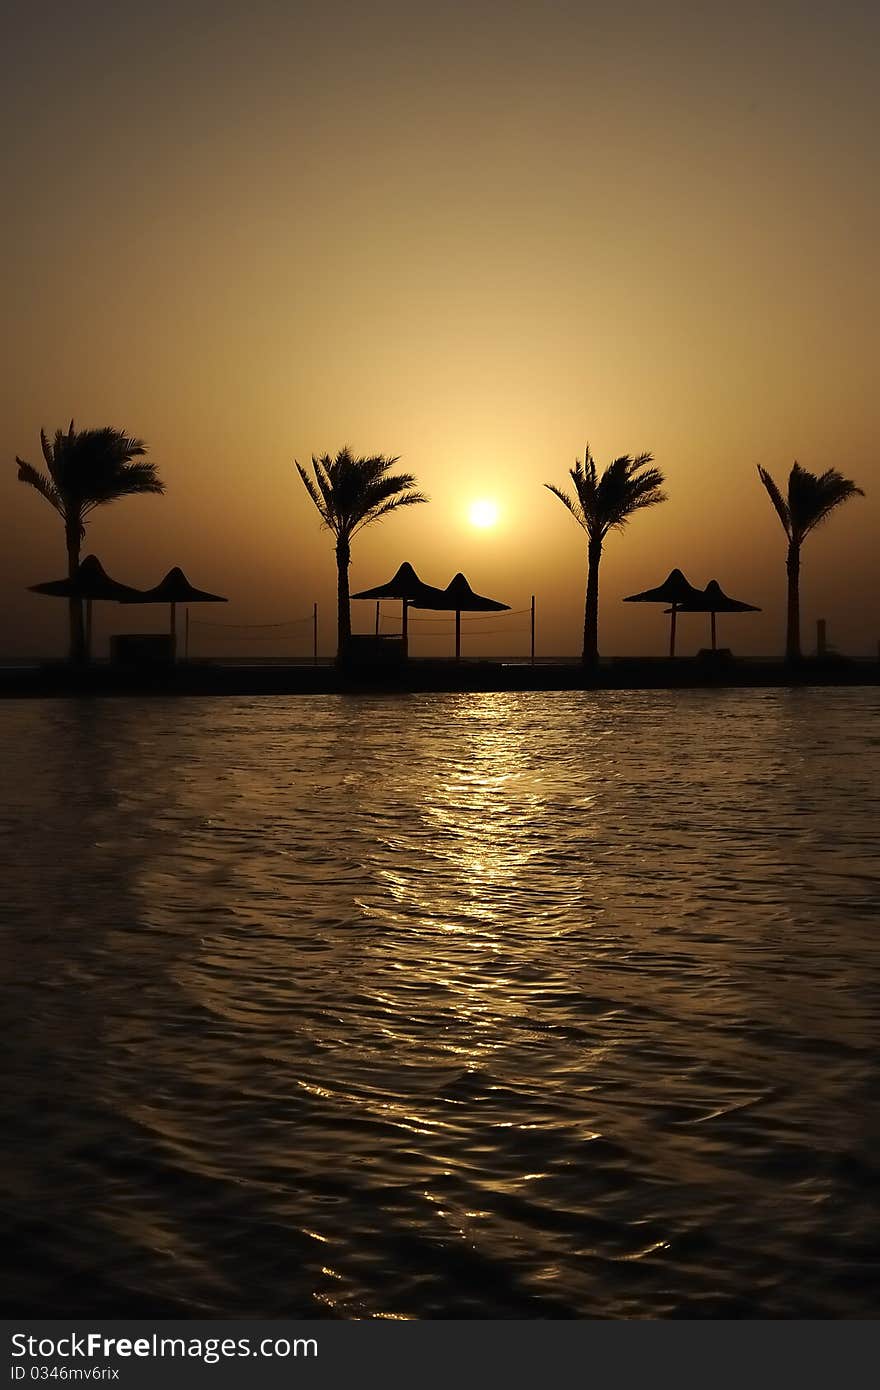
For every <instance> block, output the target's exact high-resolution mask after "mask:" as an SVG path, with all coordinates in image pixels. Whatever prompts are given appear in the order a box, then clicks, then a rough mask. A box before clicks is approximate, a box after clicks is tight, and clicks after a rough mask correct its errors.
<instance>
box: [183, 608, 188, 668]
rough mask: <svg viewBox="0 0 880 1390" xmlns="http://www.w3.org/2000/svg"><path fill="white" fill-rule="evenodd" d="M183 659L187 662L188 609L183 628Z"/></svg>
mask: <svg viewBox="0 0 880 1390" xmlns="http://www.w3.org/2000/svg"><path fill="white" fill-rule="evenodd" d="M183 659H184V661H189V609H188V608H187V610H186V621H185V623H184V628H183Z"/></svg>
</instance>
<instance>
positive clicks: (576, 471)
mask: <svg viewBox="0 0 880 1390" xmlns="http://www.w3.org/2000/svg"><path fill="white" fill-rule="evenodd" d="M653 460H654V456H653V454H639V455H638V456H637V457H636V458H630V456H629V454H624V455H622V457H621V458H617V459H614V461H613V462H612V463H609V465H608V467H607V468H606V469H605V472H604V473H603V474H602V476H601V478H600V477H599V476H598V474H597V471H596V464H595V461H594V460H593V457H592V455H591V453H590V446H589V444H587V445H586V447H585V449H584V462H583V463H581V462H580V460H579V459H576V460H575V466H574V468H572V469H570V470H569V471H570V476H571V480H572V482H573V483H574V490H575V496H574V498H572V497H569V495H568V493H566V492H563V491H562V489H561V488H558V487H554V486H553V484H552V483H545V484H544V486H545V487H546V488H547V489H548V491H550V492H552V493H553V496H554V497H558V498H559V500H560V502H561V503H562V504H563V506H565V507H567V508H568V510H569V511H570V512H571V514H572V516H573V517H574V519H575V521H576V522H577V524H578V526H580V527H582V528H583V530H584V531H586V533H587V597H586V604H585V606H584V650H583V661H584V665H586V666H595V665H596V664H597V662H598V660H599V562H600V561H601V559H602V546H603V544H604V542H605V537H606V536H607V535H608V532H609V531H611V530H613V529H617V530H623V528H624V526H625V525H626V523H627V522H628V521H629V518H630V517H631V516H632V515H633V513H634V512H638V511H641V510H642V509H643V508H645V507H655V506H656V505H657V503H658V502H665V501H666V494H665V492H663V491H661V489H662V485H663V474H662V473H661V472H660V470H659V469H658V468H650V467H649V466H648V465H649V464H651V463H652V462H653Z"/></svg>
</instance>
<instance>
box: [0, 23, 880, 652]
mask: <svg viewBox="0 0 880 1390" xmlns="http://www.w3.org/2000/svg"><path fill="white" fill-rule="evenodd" d="M130 9H131V7H120V6H115V5H111V4H109V3H97V0H84V3H81V4H77V5H75V6H74V5H69V4H65V5H63V6H62V5H60V4H57V3H49V4H46V5H44V6H42V7H40V8H39V10H38V11H37V12H35V11H34V7H31V6H24V5H19V6H15V5H13V6H12V7H11V9H10V17H9V18H8V19H7V20H6V21H5V33H4V50H5V52H6V53H7V59H6V72H5V80H4V83H3V84H0V102H2V104H3V105H4V107H5V110H4V112H3V117H4V124H5V129H6V130H7V132H10V131H11V132H12V140H11V157H10V159H9V160H8V161H7V167H6V171H5V173H4V176H3V191H4V216H3V218H2V222H0V265H2V272H3V279H4V294H3V305H4V318H5V323H4V328H5V331H4V334H3V353H4V358H5V361H4V364H3V372H2V382H3V391H4V409H3V411H2V419H0V444H2V453H3V457H5V459H6V460H7V462H6V465H5V466H4V467H3V469H2V470H0V506H2V515H3V517H4V519H5V523H6V525H5V537H4V546H3V547H2V554H0V592H2V596H3V608H4V624H3V635H2V639H0V640H2V645H0V655H2V656H12V655H18V654H52V653H60V652H61V651H62V650H63V649H64V642H65V638H64V624H65V612H64V605H63V604H60V603H57V602H53V601H51V600H48V599H43V598H39V597H36V596H32V595H29V594H26V593H25V592H24V586H25V585H27V584H29V583H33V582H36V581H38V580H42V579H48V578H52V577H56V576H58V575H60V574H62V573H63V572H64V568H65V557H64V549H63V536H62V529H61V525H60V523H59V521H58V519H57V517H56V516H55V515H54V513H52V512H51V511H50V509H49V508H48V507H47V506H46V504H45V503H43V502H42V501H41V499H39V498H38V497H37V496H36V495H35V494H33V493H31V492H29V491H28V490H26V489H25V488H24V487H23V486H22V485H21V484H19V483H18V482H17V481H16V469H15V465H14V456H15V454H16V453H19V454H21V455H22V456H23V457H25V458H28V459H30V460H31V462H34V463H36V462H38V461H39V443H38V431H39V428H40V426H41V425H43V426H45V427H46V428H47V429H48V430H54V429H55V428H56V427H58V426H60V425H64V424H66V423H67V421H68V420H69V418H70V417H71V415H72V416H74V417H75V419H76V421H77V424H78V425H80V426H86V425H103V424H112V425H115V426H117V427H121V428H124V429H125V430H127V431H129V432H131V433H134V434H138V435H141V436H142V437H144V438H145V439H146V440H147V442H148V443H149V445H150V448H151V457H153V458H154V459H155V461H156V462H157V463H158V465H159V468H160V472H161V475H162V477H163V478H164V480H165V482H166V484H167V488H168V492H167V496H166V497H164V498H151V497H148V498H138V499H133V500H128V501H125V502H121V503H119V504H118V505H117V506H114V507H112V508H108V509H106V511H105V512H103V513H99V514H98V515H97V517H96V519H95V520H94V522H93V523H92V524H91V526H90V529H89V537H88V540H87V542H86V546H85V549H84V553H85V551H88V550H94V551H96V552H97V553H98V554H99V555H100V557H101V559H102V560H103V562H104V564H105V565H106V567H107V568H108V570H109V571H110V572H111V573H112V574H114V575H115V576H116V577H118V578H120V579H122V580H124V581H127V582H130V583H133V584H137V585H144V586H146V585H150V584H153V583H155V582H156V581H157V580H158V579H159V578H160V577H161V575H162V574H163V573H164V572H165V570H166V569H168V568H169V567H170V566H171V565H172V564H181V565H183V567H184V568H185V569H186V570H187V572H188V573H189V575H190V577H191V578H192V580H193V581H194V582H195V583H196V584H199V585H203V586H205V587H207V588H209V589H214V590H217V591H219V592H222V593H226V594H228V595H229V596H230V598H231V600H232V602H230V603H229V604H228V605H227V607H226V608H225V609H223V610H216V609H215V610H213V611H212V612H210V614H209V613H205V614H203V616H205V617H210V618H211V619H212V620H219V619H220V618H221V617H222V620H223V621H228V622H232V621H242V622H244V621H253V622H272V621H277V620H280V619H284V618H288V617H297V616H300V615H302V614H305V613H308V612H310V611H311V605H312V603H313V601H317V602H318V603H319V605H320V608H321V613H322V627H323V632H324V638H325V640H324V642H323V643H322V646H323V648H324V650H326V651H327V652H329V651H330V650H331V648H332V645H333V632H334V621H333V604H334V592H335V576H334V566H333V551H332V544H331V542H330V540H329V538H328V537H327V535H326V534H325V533H321V532H320V530H319V527H318V523H317V517H316V515H315V513H314V511H313V509H312V507H311V503H310V502H309V500H308V498H307V496H306V494H305V492H304V490H303V488H302V485H301V483H300V482H299V480H298V479H297V477H296V475H295V472H294V468H293V459H294V458H295V457H296V458H299V459H300V461H302V462H305V461H307V460H308V458H309V457H310V455H311V454H312V453H323V452H325V451H333V452H335V451H336V450H337V449H338V448H339V447H341V446H342V445H343V444H345V443H350V444H351V445H352V446H353V448H354V449H355V450H356V451H357V452H361V453H387V454H399V455H401V462H402V466H404V467H405V468H407V469H408V470H409V471H412V472H413V473H415V474H416V476H417V478H418V480H419V482H420V484H421V485H422V487H423V489H424V490H425V491H426V492H427V493H429V495H430V497H431V505H430V506H429V507H421V508H415V509H413V510H412V511H411V512H409V513H404V514H403V515H401V516H400V517H392V518H390V519H389V520H388V521H387V522H385V523H383V524H382V525H380V526H379V527H377V528H375V530H374V531H373V532H367V533H365V534H364V535H363V537H361V538H359V539H358V540H357V541H356V542H355V549H354V563H353V566H352V575H351V579H352V588H353V589H357V588H360V587H364V586H367V585H372V584H375V583H377V582H379V581H381V580H382V579H384V578H386V577H388V576H390V574H391V573H392V572H393V570H394V569H395V568H396V567H397V565H398V564H399V563H400V561H401V560H403V559H409V560H411V561H412V562H413V563H414V564H415V565H416V567H417V569H418V570H419V571H420V573H421V574H422V576H423V578H425V579H426V580H428V581H429V582H431V583H434V584H440V585H443V584H446V582H447V581H448V580H449V579H450V578H451V576H452V574H453V573H454V572H455V571H456V570H458V569H463V570H464V571H465V572H466V573H467V575H468V577H469V579H470V580H471V582H472V584H473V585H474V587H475V588H476V589H478V590H480V591H481V592H483V593H487V594H490V595H493V596H495V597H498V598H501V599H503V600H504V601H506V602H508V603H510V604H511V606H512V607H513V608H515V609H519V608H522V607H524V606H526V605H527V604H528V600H529V596H530V595H531V594H532V593H535V594H536V595H537V599H538V605H539V610H538V611H539V629H538V637H539V640H538V650H539V653H544V654H566V653H576V652H577V651H578V650H579V646H580V638H581V628H582V623H583V590H584V581H585V545H584V542H583V538H582V535H581V533H580V532H579V531H578V530H577V528H576V527H575V525H574V523H573V521H572V520H571V518H570V517H569V516H568V515H567V514H566V513H565V512H564V510H563V509H562V507H561V506H560V505H559V503H558V502H557V501H556V500H555V499H554V498H553V497H552V496H550V494H549V493H547V492H545V491H544V490H543V489H542V487H541V484H542V483H543V482H545V481H547V482H555V483H557V484H564V483H565V482H566V473H567V469H568V468H569V467H570V466H571V464H572V463H573V461H574V458H575V456H576V455H580V456H582V452H583V445H584V442H585V440H589V441H590V444H591V445H592V448H593V452H594V454H595V456H596V458H597V460H598V461H599V462H600V463H604V462H607V461H608V459H610V458H611V457H612V456H613V455H615V454H618V453H624V452H632V453H635V452H639V451H642V450H651V451H653V453H654V455H655V458H656V462H657V464H658V466H659V467H660V468H661V469H662V470H663V472H664V473H665V475H666V480H667V491H668V494H669V501H668V502H667V503H666V504H665V505H664V506H662V507H659V508H656V509H654V510H653V511H652V512H649V513H647V514H645V515H643V516H639V517H636V518H635V519H634V521H633V522H632V524H631V526H630V527H629V528H628V530H627V532H626V533H625V534H624V535H622V536H613V537H612V538H611V539H610V540H609V542H608V544H607V547H606V554H605V559H604V561H603V568H602V594H601V600H602V601H601V613H600V647H601V649H602V651H603V652H604V653H605V654H608V655H610V654H614V653H623V652H646V653H648V652H658V653H659V652H661V651H662V650H663V649H664V641H665V623H666V620H664V619H663V618H662V616H661V614H660V611H659V610H657V609H653V608H635V609H634V608H633V607H631V606H627V607H624V606H623V605H622V604H621V603H620V601H619V600H620V598H621V597H622V596H623V595H624V594H627V593H632V592H634V591H636V590H639V589H643V588H645V587H648V586H650V585H653V584H655V583H658V582H659V581H660V580H661V579H662V578H663V577H665V575H666V573H667V572H668V570H669V569H670V568H671V567H672V566H673V565H679V566H680V567H681V568H683V569H684V570H685V572H686V574H687V575H688V577H689V578H690V579H691V581H692V582H693V583H695V584H699V585H703V584H705V583H706V581H707V580H708V579H709V578H711V577H713V576H714V577H717V578H718V579H719V580H720V582H721V583H722V585H723V586H724V587H725V589H727V590H728V592H730V593H732V594H734V595H736V596H737V597H740V598H744V599H746V600H748V601H751V602H753V603H757V604H760V605H761V606H762V608H763V609H764V612H763V613H761V614H758V615H755V616H746V617H742V618H729V619H723V618H722V619H720V620H719V624H720V637H721V640H722V641H723V642H724V643H727V642H729V643H730V644H731V645H732V646H733V647H734V648H735V649H737V650H739V651H741V652H745V651H749V652H756V653H777V652H779V651H780V650H781V647H782V640H783V608H784V589H785V572H784V558H785V553H784V537H783V534H782V531H781V528H780V526H779V523H778V521H777V519H776V517H775V515H774V513H773V512H772V509H771V508H770V505H769V501H768V499H767V497H766V495H765V494H764V493H763V491H762V489H761V487H760V485H759V482H758V479H757V474H756V470H755V464H756V463H758V462H760V463H762V464H763V465H764V466H765V467H767V468H769V469H770V470H771V472H773V473H774V475H775V476H776V477H777V479H780V480H781V479H782V478H784V476H785V475H786V473H787V471H788V468H789V467H790V465H791V462H792V460H793V459H795V458H797V459H798V460H799V461H800V462H801V463H802V464H803V465H804V466H805V467H807V468H811V469H813V470H816V471H821V470H823V469H825V468H828V467H832V466H833V467H836V468H839V469H840V470H841V471H842V472H843V473H844V474H846V475H847V476H849V477H852V478H854V479H855V480H856V482H858V483H859V484H860V485H861V486H862V487H864V488H865V490H866V492H867V493H868V496H867V497H866V499H865V500H857V501H855V502H852V503H850V504H848V505H847V506H846V507H845V508H844V509H843V510H842V511H841V512H840V513H839V514H838V515H837V516H835V517H834V518H833V519H832V520H831V521H830V522H829V523H828V525H827V528H826V529H823V530H821V531H819V532H818V533H817V534H816V535H815V536H813V537H811V538H810V539H809V540H808V542H807V544H806V547H805V551H804V564H803V580H802V611H803V618H804V640H805V647H806V648H807V649H809V648H810V646H811V645H812V641H813V623H814V621H815V619H816V618H817V617H825V618H827V620H828V623H829V633H830V636H831V638H832V640H833V641H834V642H835V643H836V645H838V646H839V647H841V648H843V649H845V650H850V651H852V652H863V653H867V652H869V651H873V650H875V649H876V641H877V638H878V637H880V613H878V611H877V602H876V593H877V588H878V585H877V579H878V564H877V545H876V536H877V519H878V498H880V452H878V448H877V439H878V434H880V431H878V425H880V401H878V391H877V386H876V363H877V354H876V348H875V339H876V325H877V323H878V318H880V314H878V310H880V303H878V301H880V278H878V274H877V250H876V248H877V246H878V244H880V193H878V180H877V166H876V130H877V128H878V117H880V110H878V107H880V96H878V84H877V82H876V53H877V51H878V50H877V42H878V38H880V32H878V31H880V19H878V11H877V9H876V7H874V6H868V5H866V4H852V3H850V4H846V3H844V4H842V5H837V6H834V7H831V6H829V5H827V4H824V3H823V4H818V3H817V4H809V3H798V4H774V5H773V6H769V7H766V6H764V5H746V6H738V7H735V8H734V7H729V6H721V5H714V4H711V3H709V4H707V3H701V4H672V5H666V4H664V5H658V4H655V3H652V4H648V3H643V4H626V3H623V4H614V5H611V4H600V5H591V4H589V3H580V4H575V3H558V4H550V5H540V4H525V5H521V6H512V5H511V4H509V3H505V4H501V3H498V4H494V3H485V0H475V3H471V4H466V5H465V4H458V3H453V4H447V5H443V6H440V5H420V4H413V3H409V4H402V3H398V4H381V3H380V4H378V5H370V6H365V5H363V4H348V5H344V4H338V3H335V0H327V3H321V4H314V5H295V4H292V3H280V0H279V2H278V3H273V2H272V0H252V3H251V4H249V5H248V6H244V5H242V4H239V3H236V4H232V3H223V0H220V2H219V3H217V0H215V2H214V3H212V4H207V3H205V4H187V3H181V4H175V5H171V4H166V3H153V4H150V5H149V6H147V5H144V6H142V7H140V8H139V11H138V12H137V13H135V14H132V13H129V12H126V10H130ZM477 496H486V497H492V498H494V499H495V500H496V501H497V503H498V505H499V508H500V520H499V524H498V526H497V527H496V528H494V529H493V530H491V531H478V530H476V529H474V528H473V527H471V526H470V525H469V524H468V522H467V508H468V504H469V503H470V501H471V500H472V499H473V498H474V497H477ZM391 611H392V610H389V616H390V612H391ZM354 612H355V623H356V625H360V626H361V627H362V628H367V627H369V625H370V623H371V621H372V613H371V612H368V606H367V605H362V606H359V605H355V609H354ZM156 621H157V615H156V613H155V611H152V610H145V612H144V613H139V614H138V619H137V621H135V620H134V619H133V618H132V616H131V613H130V612H128V611H126V610H122V609H117V608H115V607H113V608H111V607H109V606H108V607H105V608H104V609H103V611H102V614H101V616H100V619H99V631H100V632H101V633H102V634H104V635H106V633H107V632H108V631H111V630H117V631H118V630H127V629H129V628H131V627H133V626H136V625H137V624H138V623H140V625H141V626H152V625H153V624H155V623H156ZM511 621H512V620H511ZM705 627H706V620H705V619H704V618H702V617H693V618H690V619H683V620H682V623H681V627H680V632H681V645H682V650H683V651H687V650H693V649H695V648H696V647H697V646H699V645H703V644H704V641H705V636H706V633H705V630H704V629H705ZM200 640H203V645H202V647H201V648H200V650H203V651H204V652H205V653H206V654H208V653H209V652H210V650H211V643H210V640H209V639H208V637H207V635H205V636H204V639H200ZM527 643H528V634H527V632H526V631H524V630H522V629H521V628H520V630H518V631H516V632H513V631H511V634H510V636H509V637H506V636H501V637H498V638H487V639H486V640H485V641H484V642H481V643H480V642H477V641H476V640H475V639H470V644H471V647H470V649H471V650H473V651H477V650H485V651H486V652H496V653H501V652H513V651H520V650H522V651H525V650H527ZM442 645H443V644H442V642H439V643H438V642H435V643H434V644H433V645H432V646H431V647H430V648H429V647H428V646H424V647H423V648H422V649H423V650H425V651H427V650H441V649H442ZM302 646H303V650H305V648H306V646H307V642H306V641H305V640H304V641H303V643H302ZM467 649H468V646H467V644H466V650H467ZM223 650H224V651H226V650H231V648H229V647H228V646H224V648H223ZM241 650H242V651H247V650H253V651H256V650H259V651H261V652H263V653H265V654H275V653H276V651H277V649H276V648H273V647H271V646H268V647H266V646H262V645H260V646H259V647H257V646H254V645H250V646H248V647H242V648H241ZM417 650H418V648H417Z"/></svg>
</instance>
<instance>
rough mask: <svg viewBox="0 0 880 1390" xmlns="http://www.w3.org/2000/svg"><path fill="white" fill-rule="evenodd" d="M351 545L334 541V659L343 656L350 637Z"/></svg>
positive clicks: (344, 541) (343, 541) (342, 541)
mask: <svg viewBox="0 0 880 1390" xmlns="http://www.w3.org/2000/svg"><path fill="white" fill-rule="evenodd" d="M350 564H351V547H350V546H349V544H348V541H346V540H338V541H337V542H336V623H337V642H336V659H337V661H338V660H341V659H342V657H344V655H345V653H346V650H347V648H348V646H349V638H350V637H351V601H350V599H349V593H348V567H349V565H350Z"/></svg>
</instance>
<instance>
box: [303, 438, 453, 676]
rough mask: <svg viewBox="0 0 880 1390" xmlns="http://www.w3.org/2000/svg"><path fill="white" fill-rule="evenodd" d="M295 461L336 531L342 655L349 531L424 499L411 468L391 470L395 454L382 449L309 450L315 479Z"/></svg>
mask: <svg viewBox="0 0 880 1390" xmlns="http://www.w3.org/2000/svg"><path fill="white" fill-rule="evenodd" d="M295 462H296V467H297V471H298V473H299V476H300V477H301V478H302V480H303V483H304V484H305V488H306V491H307V492H308V494H309V496H310V497H311V499H312V501H313V502H314V504H315V506H316V507H317V509H318V513H319V515H320V517H321V520H322V522H323V523H324V525H325V526H326V527H327V529H328V530H329V531H332V532H333V534H334V536H335V537H336V572H337V584H336V594H337V627H338V644H337V656H342V655H343V654H344V652H345V648H346V646H347V645H348V641H349V638H350V637H351V604H350V602H349V592H348V567H349V565H350V564H351V541H352V537H353V536H356V535H357V533H358V531H362V530H363V528H364V527H365V526H370V525H371V524H372V523H373V522H374V521H381V519H382V517H383V516H388V514H389V512H395V511H397V510H398V509H399V508H400V507H412V506H414V505H415V504H416V503H417V502H427V500H428V499H427V497H424V496H423V495H422V493H420V492H416V491H415V490H414V489H415V484H416V480H415V478H414V477H413V475H412V474H411V473H391V472H389V469H391V468H393V467H394V465H395V464H396V463H397V462H398V460H397V459H396V458H384V457H383V456H382V455H381V454H379V455H377V456H376V457H375V458H355V457H354V455H353V454H352V452H351V449H350V448H348V447H347V446H346V448H344V449H340V451H339V453H338V454H337V455H336V457H335V459H334V458H331V457H330V455H329V454H325V455H324V456H323V458H320V459H317V458H315V456H314V455H312V469H313V471H314V474H315V476H314V479H312V478H310V477H309V475H308V473H307V472H306V470H305V469H304V468H303V466H302V464H300V463H299V462H298V461H296V460H295Z"/></svg>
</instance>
